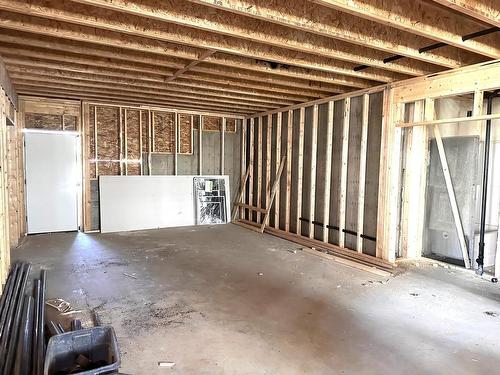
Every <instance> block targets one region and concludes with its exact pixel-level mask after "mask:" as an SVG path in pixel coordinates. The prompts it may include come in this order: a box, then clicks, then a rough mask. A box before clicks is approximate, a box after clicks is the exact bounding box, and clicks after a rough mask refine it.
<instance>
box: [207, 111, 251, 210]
mask: <svg viewBox="0 0 500 375" xmlns="http://www.w3.org/2000/svg"><path fill="white" fill-rule="evenodd" d="M247 122H248V120H242V121H241V166H240V171H241V181H242V182H241V185H240V189H241V191H242V196H241V201H242V202H245V194H246V181H247V180H248V176H247V177H244V175H243V171H244V170H245V169H247V170H248V171H250V168H249V166H248V167H247V146H246V145H247ZM200 172H201V168H200ZM249 174H250V172H249ZM243 180H244V181H243ZM244 218H245V210H244V209H243V208H241V209H240V219H244Z"/></svg>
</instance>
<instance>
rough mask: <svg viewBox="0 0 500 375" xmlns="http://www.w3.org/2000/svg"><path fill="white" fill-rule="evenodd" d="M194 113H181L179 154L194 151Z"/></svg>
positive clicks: (188, 153) (187, 153)
mask: <svg viewBox="0 0 500 375" xmlns="http://www.w3.org/2000/svg"><path fill="white" fill-rule="evenodd" d="M192 118H193V116H192V115H183V114H181V115H179V150H178V152H179V154H182V155H191V154H192V153H193V123H192Z"/></svg>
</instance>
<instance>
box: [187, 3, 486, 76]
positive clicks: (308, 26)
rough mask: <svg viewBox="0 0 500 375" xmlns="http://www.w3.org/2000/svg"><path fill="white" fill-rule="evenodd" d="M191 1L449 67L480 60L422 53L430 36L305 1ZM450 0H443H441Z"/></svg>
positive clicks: (458, 55)
mask: <svg viewBox="0 0 500 375" xmlns="http://www.w3.org/2000/svg"><path fill="white" fill-rule="evenodd" d="M190 1H191V2H193V3H196V4H203V5H206V6H210V7H213V8H215V9H220V10H224V11H228V12H231V13H233V14H237V15H241V16H247V17H252V18H255V19H258V20H261V21H266V22H270V23H272V24H275V25H281V26H286V27H290V28H293V29H297V30H300V31H303V32H307V33H311V34H315V35H321V36H323V37H327V38H334V39H337V40H341V41H344V42H347V43H353V44H355V45H357V46H361V47H364V48H369V49H371V48H374V49H377V50H379V51H383V52H385V53H389V54H391V55H393V54H396V55H401V56H406V57H409V58H412V59H416V60H420V61H423V62H426V63H431V64H435V65H440V66H444V67H447V68H456V67H459V66H463V65H470V64H473V63H475V62H478V60H477V58H475V57H474V55H471V54H467V53H456V51H439V52H435V51H433V52H424V53H420V52H419V49H420V48H422V46H425V45H426V44H428V40H427V39H424V38H422V37H418V36H415V35H413V34H410V33H408V32H405V31H401V30H398V29H394V28H391V27H389V26H386V25H383V24H378V23H375V22H373V21H369V20H362V19H359V18H354V17H345V13H342V12H340V11H336V10H334V9H330V10H329V11H325V9H324V8H323V7H322V6H314V5H308V6H307V7H305V6H303V2H302V1H297V0H276V1H273V2H272V3H270V2H268V1H265V0H257V1H255V0H254V1H249V0H219V1H213V0H190ZM438 1H439V0H438ZM449 1H451V0H441V2H449ZM455 1H459V0H455ZM339 20H342V22H339ZM356 48H359V47H356ZM370 52H371V51H370Z"/></svg>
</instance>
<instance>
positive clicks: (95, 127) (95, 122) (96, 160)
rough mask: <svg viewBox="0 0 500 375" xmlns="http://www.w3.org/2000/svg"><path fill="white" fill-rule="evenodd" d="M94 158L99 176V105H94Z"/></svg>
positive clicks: (97, 176)
mask: <svg viewBox="0 0 500 375" xmlns="http://www.w3.org/2000/svg"><path fill="white" fill-rule="evenodd" d="M94 153H95V155H94V158H95V178H97V179H98V178H99V156H98V153H97V106H94Z"/></svg>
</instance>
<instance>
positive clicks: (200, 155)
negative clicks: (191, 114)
mask: <svg viewBox="0 0 500 375" xmlns="http://www.w3.org/2000/svg"><path fill="white" fill-rule="evenodd" d="M198 121H199V124H198V174H199V175H200V176H201V175H202V174H203V169H202V168H203V152H202V151H203V143H202V142H203V116H202V115H199V117H198Z"/></svg>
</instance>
